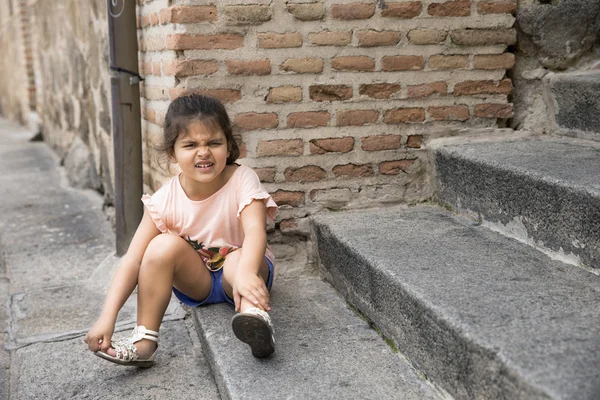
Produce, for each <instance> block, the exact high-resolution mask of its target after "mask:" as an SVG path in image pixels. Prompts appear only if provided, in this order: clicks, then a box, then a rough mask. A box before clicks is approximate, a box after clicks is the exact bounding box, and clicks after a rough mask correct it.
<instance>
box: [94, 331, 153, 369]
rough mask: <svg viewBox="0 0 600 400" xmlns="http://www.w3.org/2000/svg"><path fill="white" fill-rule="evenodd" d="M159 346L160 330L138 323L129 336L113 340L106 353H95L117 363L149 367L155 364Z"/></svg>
mask: <svg viewBox="0 0 600 400" xmlns="http://www.w3.org/2000/svg"><path fill="white" fill-rule="evenodd" d="M153 342H154V343H153ZM136 344H137V346H136ZM157 347H158V332H155V331H151V330H149V329H146V327H145V326H143V325H138V326H136V327H135V329H134V330H133V332H132V333H131V335H129V337H127V338H125V339H122V340H117V341H114V342H112V347H111V348H110V349H108V351H107V352H106V353H103V352H101V351H97V352H95V353H94V354H95V355H97V356H98V357H100V358H104V359H105V360H108V361H110V362H113V363H115V364H119V365H131V366H137V367H144V368H147V367H151V366H152V365H154V359H155V358H156V353H157Z"/></svg>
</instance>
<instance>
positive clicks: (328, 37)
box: [308, 31, 352, 46]
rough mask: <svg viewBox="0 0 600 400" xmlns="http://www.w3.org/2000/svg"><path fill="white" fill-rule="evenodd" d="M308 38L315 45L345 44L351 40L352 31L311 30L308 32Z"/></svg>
mask: <svg viewBox="0 0 600 400" xmlns="http://www.w3.org/2000/svg"><path fill="white" fill-rule="evenodd" d="M308 40H309V41H310V42H311V43H312V44H314V45H315V46H346V45H348V44H350V42H352V32H351V31H339V32H329V31H323V32H312V33H309V34H308Z"/></svg>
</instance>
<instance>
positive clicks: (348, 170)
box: [333, 164, 374, 178]
mask: <svg viewBox="0 0 600 400" xmlns="http://www.w3.org/2000/svg"><path fill="white" fill-rule="evenodd" d="M333 173H334V175H335V176H336V178H339V177H342V176H348V177H354V178H364V177H367V176H373V175H374V172H373V166H372V165H371V164H345V165H336V166H335V167H333Z"/></svg>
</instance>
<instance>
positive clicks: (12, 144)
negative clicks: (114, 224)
mask: <svg viewBox="0 0 600 400" xmlns="http://www.w3.org/2000/svg"><path fill="white" fill-rule="evenodd" d="M3 126H4V125H3V124H0V128H2V127H3ZM11 129H13V130H8V129H6V128H2V130H1V134H0V137H1V140H0V171H3V173H2V174H0V185H1V186H2V188H3V190H2V191H0V213H2V219H0V236H1V238H2V245H3V247H4V251H5V262H6V264H7V265H10V280H11V292H12V293H17V292H22V291H23V290H25V288H27V289H30V288H32V287H34V286H36V285H37V286H45V285H57V284H61V283H66V282H73V281H75V280H83V279H87V278H89V275H90V273H91V272H92V271H93V270H94V268H96V267H97V266H98V265H99V264H100V263H101V262H102V261H103V260H104V259H105V258H106V257H108V256H110V255H111V254H114V252H115V245H114V241H115V236H114V233H113V231H112V228H111V226H110V223H109V222H108V221H107V218H106V216H105V215H104V213H103V212H102V203H103V200H102V196H100V195H99V194H98V193H94V192H92V191H83V190H75V189H72V188H69V187H67V186H66V185H67V183H66V182H67V181H66V178H65V177H64V176H63V175H62V172H61V169H60V165H59V160H58V158H57V156H56V155H55V154H54V153H53V152H52V150H51V149H50V148H48V147H47V145H46V144H45V143H43V142H28V140H27V137H28V136H27V133H26V132H23V131H19V130H18V129H17V128H13V127H12V126H11Z"/></svg>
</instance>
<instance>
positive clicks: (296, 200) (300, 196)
mask: <svg viewBox="0 0 600 400" xmlns="http://www.w3.org/2000/svg"><path fill="white" fill-rule="evenodd" d="M270 195H271V197H272V198H273V200H274V201H275V203H277V205H278V206H286V205H287V206H292V207H300V206H303V205H304V201H305V197H306V194H305V193H304V192H297V191H290V190H278V191H276V192H272V193H270Z"/></svg>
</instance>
